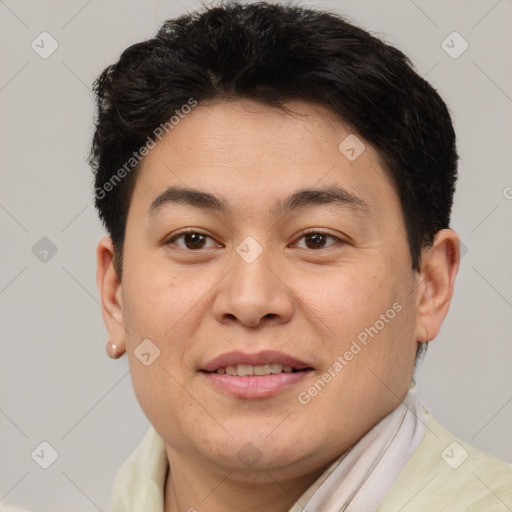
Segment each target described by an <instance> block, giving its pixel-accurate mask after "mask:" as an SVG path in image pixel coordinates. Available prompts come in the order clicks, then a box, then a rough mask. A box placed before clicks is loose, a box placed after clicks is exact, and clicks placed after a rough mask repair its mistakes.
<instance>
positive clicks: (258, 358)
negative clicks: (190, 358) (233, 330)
mask: <svg viewBox="0 0 512 512" xmlns="http://www.w3.org/2000/svg"><path fill="white" fill-rule="evenodd" d="M269 363H275V364H282V365H288V366H292V367H293V368H295V369H297V370H303V369H305V368H312V366H311V365H310V364H308V363H306V362H304V361H301V360H300V359H297V358H295V357H292V356H289V355H287V354H284V353H283V352H279V351H277V350H263V351H261V352H257V353H255V354H249V353H247V352H242V351H234V352H226V353H224V354H221V355H220V356H217V357H215V358H213V359H211V360H210V361H208V362H207V363H206V364H205V365H204V367H203V368H201V370H203V371H204V372H214V371H215V370H217V369H218V368H222V367H223V366H233V365H237V364H251V365H253V366H258V365H262V364H269ZM244 378H245V377H244Z"/></svg>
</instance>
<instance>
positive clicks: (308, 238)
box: [295, 231, 343, 250]
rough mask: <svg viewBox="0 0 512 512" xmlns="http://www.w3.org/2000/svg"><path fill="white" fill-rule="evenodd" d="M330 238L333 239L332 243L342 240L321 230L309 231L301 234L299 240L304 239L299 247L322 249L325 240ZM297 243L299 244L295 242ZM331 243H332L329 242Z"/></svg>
mask: <svg viewBox="0 0 512 512" xmlns="http://www.w3.org/2000/svg"><path fill="white" fill-rule="evenodd" d="M328 239H331V240H334V243H337V242H343V240H341V239H339V238H337V237H335V236H333V235H329V234H328V233H322V232H321V231H320V232H318V231H311V232H310V233H305V234H303V235H302V236H301V237H300V238H299V240H304V245H305V246H302V247H301V248H304V249H313V250H316V249H324V248H325V246H326V243H327V240H328ZM295 243H296V244H297V245H299V242H295ZM330 245H333V244H330Z"/></svg>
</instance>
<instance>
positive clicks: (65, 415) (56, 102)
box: [0, 0, 512, 512]
mask: <svg viewBox="0 0 512 512" xmlns="http://www.w3.org/2000/svg"><path fill="white" fill-rule="evenodd" d="M303 4H304V5H312V6H317V7H324V8H330V9H333V10H336V11H338V12H341V13H344V14H345V15H346V16H347V17H348V18H349V19H352V20H353V21H355V22H356V23H357V24H359V25H361V26H362V27H364V28H366V29H368V30H370V31H371V32H372V33H374V34H376V35H378V36H380V37H382V38H383V39H385V40H386V41H387V42H389V43H391V44H394V45H396V46H397V47H398V48H400V49H401V50H403V51H404V52H405V53H406V54H407V55H408V56H410V58H411V59H412V61H413V62H414V65H415V67H416V69H417V71H418V72H419V73H420V74H421V75H423V76H425V77H426V78H427V79H428V80H429V81H430V82H431V83H432V85H433V86H434V87H436V88H437V89H438V90H439V92H440V93H441V95H442V97H443V98H444V99H445V101H446V102H447V104H448V105H449V108H450V110H451V112H452V115H453V120H454V123H455V128H456V132H457V136H458V148H459V152H460V155H461V160H460V169H459V172H460V178H459V182H458V189H457V194H456V197H455V207H454V211H453V227H454V228H455V229H456V230H457V231H458V233H459V234H460V236H461V239H462V242H463V244H464V246H463V257H462V262H461V268H460V272H459V276H458V280H457V284H456V288H455V296H454V299H453V303H452V307H451V310H450V313H449V315H448V318H447V320H446V322H445V323H444V326H443V328H442V330H441V333H440V335H439V336H438V338H437V339H436V340H435V341H434V342H432V343H431V344H430V348H429V350H428V354H427V356H426V359H425V361H424V363H423V364H422V366H421V368H420V369H419V371H418V375H417V377H418V382H419V388H420V391H421V395H422V396H423V400H424V401H425V403H426V404H427V405H428V406H429V408H430V409H431V411H432V412H433V414H434V415H435V417H436V418H437V419H438V420H439V421H440V422H442V423H443V424H444V425H445V426H447V427H448V428H449V429H451V430H452V431H453V432H455V433H456V434H457V435H459V436H460V437H461V438H463V439H464V440H466V441H468V442H470V443H472V444H473V445H475V446H477V447H479V448H481V449H483V450H486V451H487V452H489V453H491V454H494V455H496V456H499V457H501V458H503V459H505V460H507V461H509V462H512V438H511V433H512V372H511V362H512V343H511V341H512V340H511V334H510V333H511V323H512V322H511V319H512V286H511V284H512V265H511V262H512V257H511V256H512V242H511V235H510V234H511V233H512V229H511V228H512V216H511V211H512V199H510V198H511V197H512V189H511V188H510V187H512V175H511V168H512V165H511V164H512V161H511V160H512V151H511V145H512V144H511V141H512V138H511V135H512V121H511V120H512V116H511V114H512V70H511V62H512V60H511V57H512V27H511V20H512V3H511V2H510V0H501V1H495V0H492V1H485V0H481V1H468V0H466V1H464V2H460V1H457V0H452V1H420V0H415V1H414V2H413V1H408V0H401V1H382V0H379V1H361V0H359V1H338V2H337V1H334V0H331V1H319V2H315V3H312V2H308V1H304V2H303ZM198 5H199V3H198V2H194V1H191V2H187V1H185V0H183V1H169V2H166V1H123V2H121V1H111V0H109V1H105V0H102V1H99V0H89V1H86V0H80V1H67V2H49V1H40V0H39V1H31V2H29V1H21V0H3V1H1V2H0V48H1V62H2V65H1V68H0V105H1V116H0V123H1V134H2V137H1V147H0V159H1V188H0V226H1V245H0V261H1V265H0V308H1V309H0V333H1V352H0V393H1V394H0V501H2V500H4V501H5V502H9V503H12V504H15V505H18V506H25V507H27V508H31V509H33V510H36V511H40V512H43V511H47V512H49V511H51V512H59V511H66V510H73V511H74V512H86V511H87V512H88V511H95V510H102V511H106V510H108V503H109V494H110V489H111V485H112V480H113V478H114V475H115V473H116V471H117V469H118V468H119V466H120V465H121V463H122V461H123V460H124V459H125V458H126V457H127V456H128V454H129V453H130V452H131V451H132V450H133V449H134V447H135V446H136V444H137V443H138V442H139V441H140V439H141V438H142V436H143V435H144V433H145V431H146V429H147V426H148V422H147V419H146V418H145V417H144V416H143V414H142V412H141V411H140V408H139V405H138V403H137V401H136V399H135V396H134V393H133V390H132V386H131V382H130V376H129V372H128V365H127V360H126V357H124V358H122V359H120V360H118V361H112V360H110V359H108V357H107V355H106V353H105V342H106V339H107V335H106V330H105V328H104V325H103V320H102V317H101V309H100V305H99V302H98V293H97V290H96V283H95V272H96V268H95V265H96V263H95V249H96V244H97V241H98V240H99V239H100V237H102V236H103V234H104V232H103V229H102V227H101V225H100V223H99V221H98V220H97V217H96V212H95V210H94V207H93V201H92V199H93V195H92V175H91V171H90V169H89V168H88V166H87V163H86V157H87V154H88V149H89V143H90V139H91V134H92V119H93V102H92V95H91V84H92V82H93V80H94V79H95V77H96V76H97V75H98V74H99V73H100V72H101V71H102V70H103V68H104V67H105V66H107V65H108V64H110V63H112V62H114V61H116V60H117V59H118V57H119V55H120V52H121V51H122V50H123V49H124V48H126V47H127V46H129V45H131V44H133V43H135V42H138V41H141V40H143V39H146V38H148V37H150V36H152V35H153V34H154V33H155V31H156V30H157V28H158V26H159V25H160V24H161V22H162V21H163V20H164V19H166V18H169V17H173V16H175V15H178V14H181V13H184V12H186V11H187V10H192V9H194V8H196V7H197V6H198ZM42 32H48V34H50V36H51V38H53V39H54V40H55V41H56V44H58V47H57V49H56V50H55V51H54V53H52V54H51V55H50V56H49V57H47V58H45V59H44V58H42V57H41V56H40V54H39V53H38V52H36V51H35V50H34V49H33V47H32V46H31V43H32V42H33V41H35V42H36V43H37V41H40V40H41V37H44V38H46V39H45V41H46V43H45V44H44V46H45V49H46V50H45V51H49V50H50V49H51V45H52V44H53V45H55V43H53V42H52V40H51V39H49V38H48V36H47V35H44V36H40V34H41V33H42ZM453 32H457V33H458V35H453ZM447 38H448V39H447ZM450 38H451V39H450ZM454 38H455V39H454ZM445 40H447V41H449V42H450V41H454V42H453V43H451V42H450V43H449V46H451V47H455V48H456V49H457V48H458V49H461V48H462V47H463V46H465V43H464V41H466V42H467V44H468V48H467V49H466V50H465V51H464V53H462V54H461V55H460V56H458V57H457V58H454V51H453V49H452V51H451V53H452V55H450V54H449V53H447V51H445V49H446V43H445V48H443V45H442V43H443V41H445ZM461 45H462V46H461ZM39 46H40V47H41V46H43V45H41V43H39ZM41 51H42V48H39V52H41ZM41 239H43V240H41ZM38 244H39V245H38ZM41 248H42V249H41ZM44 251H47V252H46V253H44ZM42 442H47V443H49V444H50V445H51V447H53V449H54V450H55V451H56V453H57V454H58V457H57V459H56V460H55V462H54V463H53V464H52V465H51V466H50V467H49V468H48V469H42V468H41V467H40V465H39V464H38V463H37V456H36V455H37V453H40V452H41V449H44V447H45V446H47V445H43V446H42V447H41V443H42ZM46 450H47V451H46V454H48V453H50V449H49V448H48V447H47V448H46ZM31 454H32V455H31ZM34 454H35V455H34Z"/></svg>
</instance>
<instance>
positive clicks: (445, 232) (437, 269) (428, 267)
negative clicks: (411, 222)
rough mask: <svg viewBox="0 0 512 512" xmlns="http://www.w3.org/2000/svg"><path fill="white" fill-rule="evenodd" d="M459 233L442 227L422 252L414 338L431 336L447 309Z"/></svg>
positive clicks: (458, 255)
mask: <svg viewBox="0 0 512 512" xmlns="http://www.w3.org/2000/svg"><path fill="white" fill-rule="evenodd" d="M459 245H460V241H459V237H458V235H457V233H455V231H453V230H452V229H441V230H440V231H438V232H437V233H436V235H435V237H434V241H433V244H432V245H431V246H429V247H427V248H425V249H423V251H422V253H421V270H420V272H419V279H420V280H421V282H420V285H419V292H418V297H417V303H416V317H417V321H416V340H417V341H418V342H420V343H423V342H426V341H431V340H433V339H434V338H435V337H436V336H437V334H438V333H439V329H440V328H441V324H442V323H443V320H444V319H445V317H446V314H447V313H448V309H449V307H450V302H451V300H452V296H453V288H454V285H455V276H456V275H457V271H458V270H459V262H460V252H459Z"/></svg>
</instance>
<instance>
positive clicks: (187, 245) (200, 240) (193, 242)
mask: <svg viewBox="0 0 512 512" xmlns="http://www.w3.org/2000/svg"><path fill="white" fill-rule="evenodd" d="M208 241H210V242H209V243H210V245H208ZM166 244H174V245H177V246H178V247H180V248H181V249H187V250H191V251H194V250H198V249H210V248H212V247H222V245H221V244H219V243H218V242H216V241H215V240H214V239H213V238H212V237H210V236H208V235H206V234H204V233H200V232H198V231H182V232H181V233H179V234H177V235H174V236H173V237H172V238H170V239H169V240H167V242H166Z"/></svg>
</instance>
